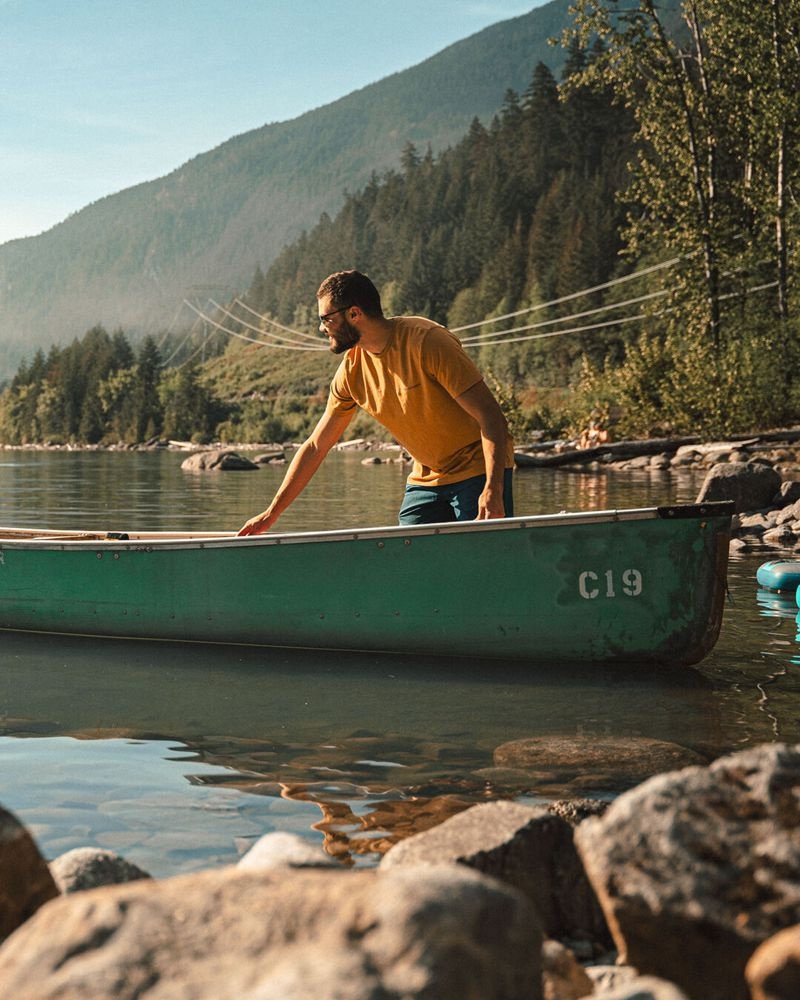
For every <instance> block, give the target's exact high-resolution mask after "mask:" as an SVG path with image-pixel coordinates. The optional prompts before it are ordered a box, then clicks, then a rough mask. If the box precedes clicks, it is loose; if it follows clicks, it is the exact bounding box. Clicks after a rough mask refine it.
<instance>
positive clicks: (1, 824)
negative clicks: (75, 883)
mask: <svg viewBox="0 0 800 1000" xmlns="http://www.w3.org/2000/svg"><path fill="white" fill-rule="evenodd" d="M57 895H58V888H57V886H56V884H55V882H54V881H53V876H52V875H51V874H50V869H49V868H48V867H47V862H46V861H45V860H44V858H43V857H42V856H41V854H40V853H39V849H38V848H37V846H36V844H35V843H34V842H33V839H32V838H31V835H30V834H29V833H28V831H27V830H26V829H25V827H24V826H23V825H22V824H21V823H20V821H19V820H18V819H17V817H16V816H14V815H13V813H10V812H8V811H7V810H6V809H3V807H2V806H0V941H4V940H5V939H6V938H7V937H8V936H9V934H11V932H12V931H15V930H16V929H17V928H18V927H19V926H20V925H21V924H24V923H25V921H26V920H28V918H29V917H31V916H32V915H33V914H34V913H36V911H37V910H38V909H39V907H40V906H42V904H44V903H46V902H47V901H48V900H50V899H53V898H54V897H56V896H57ZM0 995H2V993H0Z"/></svg>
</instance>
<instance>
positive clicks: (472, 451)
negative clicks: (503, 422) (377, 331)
mask: <svg viewBox="0 0 800 1000" xmlns="http://www.w3.org/2000/svg"><path fill="white" fill-rule="evenodd" d="M393 323H394V331H393V333H392V335H391V338H390V339H389V342H388V343H387V345H386V347H384V349H383V350H382V351H381V352H380V354H370V352H369V351H366V350H364V348H362V347H359V346H356V347H352V348H350V350H349V351H348V352H347V354H346V355H345V357H344V359H343V360H342V363H341V364H340V365H339V368H338V370H337V372H336V374H335V375H334V377H333V381H332V382H331V390H330V395H329V397H328V408H329V409H332V410H338V411H341V412H347V411H349V410H352V409H353V408H354V407H355V406H360V407H361V408H362V409H363V410H366V412H367V413H369V414H370V415H371V416H373V417H375V419H376V420H378V421H379V422H380V423H381V424H383V426H384V427H386V428H387V430H388V431H389V432H390V433H391V434H392V435H393V437H394V438H395V439H396V440H397V441H398V442H399V443H400V444H401V445H402V446H403V447H404V448H405V449H406V451H408V453H409V454H410V455H411V456H412V457H413V459H414V467H413V469H412V472H411V475H410V476H409V477H408V481H409V483H414V484H418V485H422V486H446V485H448V484H449V483H457V482H460V481H461V480H462V479H469V478H470V476H479V475H483V474H484V473H485V471H486V467H485V464H484V460H483V450H482V448H481V433H480V427H479V426H478V423H477V421H476V420H474V419H473V418H472V417H471V416H470V415H469V414H468V413H467V412H466V411H465V410H464V409H462V407H461V406H460V405H459V404H458V403H457V402H456V399H455V397H456V396H460V395H461V394H462V393H463V392H466V391H467V389H470V388H472V386H473V385H477V384H478V382H481V381H483V376H482V375H481V373H480V372H479V371H478V369H477V368H476V367H475V365H474V364H473V362H472V361H471V360H470V358H469V357H467V354H466V352H465V351H464V348H463V347H462V346H461V342H460V341H459V340H458V338H457V337H455V336H454V335H453V334H452V333H450V331H449V330H446V329H445V328H444V327H442V326H439V325H438V324H437V323H433V322H432V321H431V320H429V319H424V318H422V317H420V316H402V317H398V318H397V319H395V320H393ZM513 464H514V456H513V445H512V443H511V441H510V439H509V442H508V446H507V455H506V466H507V467H508V468H511V467H513Z"/></svg>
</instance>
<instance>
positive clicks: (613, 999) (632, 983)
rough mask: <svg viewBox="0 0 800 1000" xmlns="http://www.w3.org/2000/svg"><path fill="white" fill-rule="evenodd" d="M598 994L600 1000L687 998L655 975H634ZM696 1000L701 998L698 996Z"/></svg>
mask: <svg viewBox="0 0 800 1000" xmlns="http://www.w3.org/2000/svg"><path fill="white" fill-rule="evenodd" d="M598 996H600V997H601V998H602V1000H689V997H687V995H686V994H685V993H684V992H683V990H680V989H678V987H677V986H676V985H675V984H674V983H671V982H669V981H668V980H666V979H659V978H658V977H657V976H636V977H635V978H634V979H630V980H628V981H626V982H623V983H620V984H619V985H617V986H614V987H613V988H612V989H610V990H608V991H605V990H604V991H603V992H602V993H600V994H598ZM697 1000H701V998H700V996H698V997H697ZM702 1000H705V997H703V998H702Z"/></svg>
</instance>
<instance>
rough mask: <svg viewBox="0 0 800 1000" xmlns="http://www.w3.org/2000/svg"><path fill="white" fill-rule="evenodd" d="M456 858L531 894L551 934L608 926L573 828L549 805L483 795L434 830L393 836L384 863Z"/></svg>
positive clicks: (597, 932)
mask: <svg viewBox="0 0 800 1000" xmlns="http://www.w3.org/2000/svg"><path fill="white" fill-rule="evenodd" d="M444 862H449V863H451V864H452V863H457V864H461V865H466V866H468V867H470V868H475V869H477V870H478V871H481V872H483V873H484V874H486V875H491V876H492V877H493V878H497V879H500V880H501V881H502V882H506V883H508V885H511V886H513V887H514V888H516V889H519V890H520V891H521V892H524V893H525V895H526V896H528V897H529V899H530V900H531V901H532V903H533V905H534V907H535V908H536V912H537V913H538V915H539V918H540V920H541V922H542V928H543V930H544V931H545V933H546V934H548V935H551V936H553V937H559V936H560V937H565V936H568V935H573V934H583V935H588V936H589V937H590V938H592V939H597V940H599V941H608V940H609V936H608V930H607V928H606V925H605V920H604V919H603V915H602V913H601V912H600V908H599V906H598V903H597V900H596V898H595V896H594V893H593V891H592V889H591V887H590V886H589V883H588V881H587V879H586V875H585V873H584V871H583V866H582V865H581V862H580V859H579V858H578V855H577V852H576V851H575V846H574V843H573V828H572V826H571V825H570V824H569V823H568V822H566V821H565V820H564V819H562V818H561V817H560V816H556V815H554V814H553V813H551V812H550V811H549V810H548V809H547V808H545V807H539V808H532V807H530V806H524V805H521V804H519V803H516V802H505V801H501V802H486V803H484V804H482V805H478V806H473V807H472V808H471V809H467V810H465V811H464V812H461V813H458V815H456V816H453V817H452V818H451V819H448V820H445V822H444V823H441V824H440V825H439V826H435V827H434V828H433V829H432V830H426V831H425V832H424V833H419V834H416V836H413V837H409V838H407V839H406V840H401V841H400V843H398V844H395V846H394V847H392V848H391V849H390V850H389V851H388V852H387V853H386V854H385V855H384V856H383V858H382V860H381V864H380V867H381V870H382V871H386V870H387V869H394V868H396V867H400V866H409V865H411V866H416V865H438V864H442V863H444Z"/></svg>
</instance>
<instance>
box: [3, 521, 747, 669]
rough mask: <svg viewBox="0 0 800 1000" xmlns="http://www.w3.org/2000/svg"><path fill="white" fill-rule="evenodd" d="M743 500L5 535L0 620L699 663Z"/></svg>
mask: <svg viewBox="0 0 800 1000" xmlns="http://www.w3.org/2000/svg"><path fill="white" fill-rule="evenodd" d="M732 513H733V504H731V503H708V504H702V505H693V506H673V507H654V508H646V509H640V510H622V511H595V512H588V513H574V514H573V513H564V514H557V515H549V516H535V517H533V516H532V517H513V518H506V519H503V520H495V521H480V522H478V521H471V522H464V523H460V524H441V525H420V526H414V527H405V526H401V527H386V528H365V529H363V530H357V531H354V530H346V531H344V530H343V531H324V532H313V533H310V532H301V533H292V534H267V535H260V536H254V537H248V538H239V537H237V536H235V535H232V534H228V533H225V534H212V533H197V534H175V533H165V532H158V533H149V532H142V533H134V532H131V533H130V534H129V535H122V536H121V537H120V536H118V535H115V534H104V533H82V532H77V531H76V532H57V531H35V530H27V529H0V628H5V629H15V630H25V631H37V632H52V633H72V634H80V635H98V636H99V635H102V636H120V637H129V638H140V639H141V638H145V639H175V640H180V641H194V642H222V643H248V644H258V645H268V646H295V647H307V648H308V647H310V648H319V649H343V650H380V651H384V652H402V653H413V654H425V655H431V654H433V655H436V654H442V655H448V656H452V655H463V656H473V657H489V658H499V659H503V660H527V661H539V662H554V663H556V662H558V663H563V662H584V663H585V662H597V663H611V662H627V663H635V662H642V663H645V662H649V663H660V664H676V665H678V664H690V663H695V662H697V661H698V660H700V659H701V658H702V657H703V656H704V655H705V654H706V653H707V652H708V651H709V650H710V649H711V648H712V646H713V645H714V643H715V642H716V639H717V636H718V634H719V629H720V625H721V619H722V607H723V596H724V592H725V573H726V566H727V558H728V545H729V540H730V525H731V515H732Z"/></svg>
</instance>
